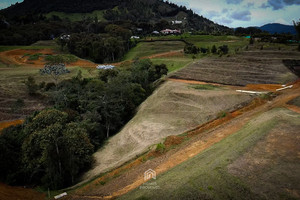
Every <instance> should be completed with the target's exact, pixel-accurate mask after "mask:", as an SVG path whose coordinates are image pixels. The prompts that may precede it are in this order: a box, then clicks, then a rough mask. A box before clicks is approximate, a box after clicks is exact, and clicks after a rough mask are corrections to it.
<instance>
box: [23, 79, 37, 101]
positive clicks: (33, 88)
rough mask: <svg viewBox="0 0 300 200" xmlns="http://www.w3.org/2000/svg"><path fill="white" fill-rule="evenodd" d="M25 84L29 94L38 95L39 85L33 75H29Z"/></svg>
mask: <svg viewBox="0 0 300 200" xmlns="http://www.w3.org/2000/svg"><path fill="white" fill-rule="evenodd" d="M25 85H26V86H27V90H28V93H29V95H31V96H32V95H36V92H37V90H38V88H39V86H38V85H37V84H36V83H35V80H34V78H33V77H32V76H29V77H28V78H27V81H25Z"/></svg>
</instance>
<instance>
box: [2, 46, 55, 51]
mask: <svg viewBox="0 0 300 200" xmlns="http://www.w3.org/2000/svg"><path fill="white" fill-rule="evenodd" d="M55 48H56V47H55V46H0V52H3V51H9V50H14V49H29V50H30V49H55Z"/></svg>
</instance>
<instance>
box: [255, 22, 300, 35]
mask: <svg viewBox="0 0 300 200" xmlns="http://www.w3.org/2000/svg"><path fill="white" fill-rule="evenodd" d="M258 28H259V29H260V30H263V31H267V32H269V33H272V34H274V33H291V34H293V35H295V34H297V32H296V29H295V28H294V26H292V25H284V24H278V23H272V24H266V25H263V26H261V27H258Z"/></svg>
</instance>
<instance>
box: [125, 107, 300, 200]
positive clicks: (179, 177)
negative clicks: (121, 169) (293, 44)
mask: <svg viewBox="0 0 300 200" xmlns="http://www.w3.org/2000/svg"><path fill="white" fill-rule="evenodd" d="M286 124H288V125H287V126H288V127H291V128H292V127H296V129H295V128H293V130H292V131H291V132H289V131H287V132H285V135H284V136H283V138H289V139H290V140H291V141H293V138H294V137H295V134H296V135H297V127H298V128H299V127H300V116H299V115H297V114H295V113H293V112H292V111H289V110H287V109H283V108H278V109H273V110H271V111H268V112H266V113H264V114H261V115H260V116H258V117H256V118H254V119H252V120H251V121H250V122H249V123H248V124H247V125H245V126H244V127H243V128H242V129H241V130H239V131H238V132H236V133H235V134H233V135H231V136H229V137H227V138H225V139H224V140H222V141H221V142H219V143H217V144H215V145H213V146H212V147H210V148H208V149H207V150H205V151H204V152H202V153H200V154H198V155H197V156H195V157H193V158H191V159H189V160H187V161H186V162H184V163H182V164H180V165H178V166H176V167H174V168H172V169H171V170H169V171H167V172H165V173H163V174H161V175H158V177H157V179H156V180H151V182H152V183H155V182H156V185H157V186H159V189H157V190H146V189H139V188H137V189H135V190H134V191H131V192H129V193H127V194H126V195H124V196H122V197H121V198H120V199H143V200H146V199H220V200H223V199H237V200H240V199H245V200H246V199H247V200H248V199H294V198H293V197H292V195H291V194H289V193H288V192H287V190H288V189H290V190H293V189H296V188H297V179H298V178H299V174H298V175H296V173H297V172H296V171H297V169H298V168H297V166H299V165H297V163H298V164H299V161H298V162H297V161H294V160H295V158H294V160H291V158H289V159H288V160H287V161H285V159H286V158H285V156H284V155H281V156H276V157H275V158H274V156H275V155H273V154H272V152H271V153H269V154H267V155H265V154H264V152H261V151H262V150H260V153H261V154H259V156H265V157H264V158H266V159H273V160H276V162H275V161H274V162H275V163H274V162H272V161H271V160H270V161H267V162H268V163H267V164H266V166H264V168H262V166H260V165H258V167H259V168H258V169H256V170H260V171H255V169H254V173H255V174H250V177H252V178H247V177H239V176H234V175H233V174H231V173H230V172H229V171H228V168H229V166H230V165H231V164H232V163H234V162H235V161H236V160H238V159H239V158H241V157H242V156H243V155H244V154H245V153H247V152H253V151H254V152H255V151H257V150H256V149H257V148H260V147H261V148H262V149H264V148H263V147H262V146H261V145H259V142H261V141H263V142H265V141H268V140H267V139H266V138H267V137H268V135H270V134H271V133H274V131H276V130H278V128H282V127H285V126H286ZM278 134H281V133H278ZM272 138H273V137H272ZM275 138H276V137H275ZM267 144H268V145H271V144H270V143H267ZM254 147H255V148H254ZM274 148H277V147H276V144H275V145H274ZM278 148H279V147H278ZM285 148H286V147H285ZM285 150H286V149H285ZM256 154H257V152H255V153H254V156H253V154H250V155H251V156H253V157H254V161H253V160H250V161H249V162H251V163H254V162H256V160H255V158H256V157H255V156H258V155H256ZM270 154H271V155H270ZM247 155H249V154H247ZM253 157H250V158H251V159H252V158H253ZM296 157H297V156H296ZM246 158H248V159H249V157H248V156H247V157H246ZM238 166H239V165H238ZM287 169H290V170H287ZM240 170H244V171H246V172H245V173H249V172H248V171H247V169H243V166H240ZM293 170H296V171H295V173H293ZM187 172H188V173H187ZM252 173H253V172H252ZM256 173H258V174H256ZM265 176H266V177H269V178H270V179H271V180H272V181H271V182H270V180H266V177H265ZM272 177H276V180H275V179H272ZM284 188H288V189H287V190H285V189H284ZM254 191H255V192H254ZM257 191H258V192H257ZM261 191H262V192H263V193H262V192H261ZM270 191H272V192H270Z"/></svg>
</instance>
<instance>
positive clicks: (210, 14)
mask: <svg viewBox="0 0 300 200" xmlns="http://www.w3.org/2000/svg"><path fill="white" fill-rule="evenodd" d="M219 16H220V14H219V12H217V11H214V10H211V11H208V13H207V17H208V18H213V17H219Z"/></svg>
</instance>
